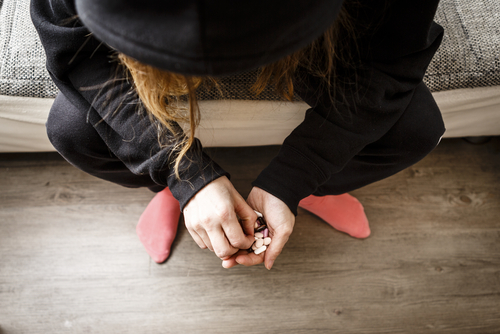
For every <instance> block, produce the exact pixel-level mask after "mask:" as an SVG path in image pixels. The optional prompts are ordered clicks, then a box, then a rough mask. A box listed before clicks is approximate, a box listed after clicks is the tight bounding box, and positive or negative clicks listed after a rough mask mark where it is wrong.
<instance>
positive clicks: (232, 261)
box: [222, 253, 239, 269]
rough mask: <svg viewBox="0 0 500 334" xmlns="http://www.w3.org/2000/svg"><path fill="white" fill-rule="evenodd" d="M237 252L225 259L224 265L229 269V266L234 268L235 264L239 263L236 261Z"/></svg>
mask: <svg viewBox="0 0 500 334" xmlns="http://www.w3.org/2000/svg"><path fill="white" fill-rule="evenodd" d="M236 254H238V253H236ZM236 254H235V255H233V256H232V257H230V258H228V259H226V260H223V261H222V267H224V268H226V269H229V268H232V267H234V266H237V265H238V264H239V263H238V262H236Z"/></svg>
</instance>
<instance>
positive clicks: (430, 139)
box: [31, 0, 444, 269]
mask: <svg viewBox="0 0 500 334" xmlns="http://www.w3.org/2000/svg"><path fill="white" fill-rule="evenodd" d="M437 6H438V0H430V1H424V2H422V1H418V0H368V1H363V2H357V1H356V0H345V1H342V0H314V1H298V0H287V1H284V0H276V1H263V0H253V1H246V0H241V1H237V2H234V1H227V0H222V1H210V0H200V1H189V0H171V1H137V0H32V3H31V15H32V19H33V23H34V25H35V27H36V29H37V31H38V33H39V36H40V39H41V42H42V44H43V46H44V48H45V52H46V55H47V69H48V71H49V73H50V75H51V77H52V79H53V80H54V82H55V83H56V85H57V86H58V87H59V89H60V93H59V94H58V95H57V97H56V99H55V102H54V104H53V106H52V109H51V111H50V115H49V118H48V121H47V133H48V136H49V138H50V140H51V142H52V143H53V145H54V147H55V148H56V149H57V150H58V151H59V152H60V153H61V155H62V156H63V157H64V158H65V159H66V160H68V161H69V162H70V163H71V164H73V165H74V166H76V167H78V168H80V169H81V170H83V171H85V172H87V173H89V174H91V175H94V176H96V177H99V178H102V179H105V180H108V181H111V182H114V183H117V184H120V185H123V186H126V187H148V188H149V189H150V190H152V191H153V192H156V193H157V194H156V196H155V197H154V198H153V199H152V201H151V202H150V203H149V205H148V206H147V208H146V209H145V211H144V213H143V214H142V216H141V218H140V220H139V223H138V225H137V232H138V234H139V238H140V240H141V242H142V243H143V244H144V246H145V247H146V250H147V252H148V253H149V254H150V255H151V257H152V258H153V259H154V260H155V261H156V262H158V263H161V262H163V261H165V260H166V258H167V257H168V256H169V252H170V246H171V244H172V241H173V239H174V237H175V233H176V230H177V224H178V220H179V217H180V214H181V212H182V213H183V214H184V220H185V224H186V227H187V229H188V231H189V232H190V234H191V236H192V237H193V239H194V241H195V242H196V243H197V244H198V245H199V246H200V247H201V248H208V249H210V250H212V251H214V252H215V254H216V255H217V256H218V257H219V258H220V259H222V261H223V266H224V267H226V268H230V267H232V266H235V265H237V264H243V265H247V266H249V265H255V264H259V263H262V262H264V264H265V266H266V268H267V269H271V267H272V266H273V264H274V261H275V260H276V258H277V257H278V255H279V254H280V253H281V251H282V249H283V247H284V245H285V244H286V242H287V240H288V238H289V236H290V234H291V233H292V231H293V226H294V224H295V216H296V215H297V207H298V206H300V207H302V208H304V209H306V210H309V211H311V212H312V213H314V214H316V215H318V216H319V217H321V218H322V219H324V220H325V221H326V222H327V223H329V224H330V225H332V226H333V227H334V228H336V229H338V230H340V231H343V232H346V233H348V234H349V235H351V236H353V237H357V238H366V237H367V236H368V235H369V234H370V228H369V224H368V220H367V218H366V216H365V214H364V211H363V207H362V205H361V204H360V203H359V202H358V201H357V200H356V199H355V198H354V197H352V196H350V195H348V192H350V191H352V190H354V189H358V188H360V187H363V186H365V185H367V184H370V183H373V182H375V181H378V180H381V179H383V178H386V177H388V176H390V175H393V174H395V173H397V172H399V171H401V170H403V169H404V168H407V167H408V166H411V165H412V164H414V163H416V162H417V161H419V160H420V159H422V158H423V157H424V156H426V155H427V154H428V153H429V152H430V151H431V150H432V149H434V148H435V147H436V145H437V144H438V142H439V140H440V138H441V137H442V135H443V133H444V125H443V121H442V119H441V114H440V112H439V109H438V107H437V106H436V104H435V102H434V100H433V98H432V95H431V93H430V92H429V90H428V89H427V88H426V86H425V84H424V83H423V81H422V79H423V77H424V74H425V71H426V68H427V66H428V64H429V62H430V60H431V59H432V57H433V55H434V53H435V52H436V50H437V48H438V47H439V44H440V42H441V39H442V36H443V30H442V28H441V27H440V26H439V25H437V24H436V23H434V22H433V17H434V14H435V11H436V9H437ZM123 66H124V67H125V70H124V69H123ZM255 69H260V72H259V73H260V74H259V77H258V79H257V82H256V83H255V86H254V89H255V91H256V92H259V91H261V90H262V89H263V87H265V86H266V85H273V86H274V87H276V90H277V91H278V92H279V93H280V94H281V95H283V96H285V97H287V98H289V99H291V98H293V96H294V94H296V95H298V96H300V98H302V99H303V100H304V101H305V102H306V103H307V104H308V105H309V106H310V109H309V110H308V111H307V112H306V114H305V117H304V120H303V122H302V123H301V124H300V125H299V126H298V127H296V128H295V129H294V130H293V131H292V133H291V134H290V135H289V136H288V137H287V138H286V139H285V140H284V142H283V144H282V146H281V148H280V151H279V153H278V155H277V156H276V157H275V158H274V159H273V160H272V161H271V162H270V164H269V165H268V166H267V167H266V168H265V169H264V170H262V172H261V173H260V174H259V176H258V177H257V179H256V180H254V181H253V182H252V185H253V188H252V190H251V192H250V194H249V196H248V198H247V199H246V200H245V199H244V198H242V196H241V195H240V194H239V193H238V192H237V191H236V190H235V188H234V187H233V185H232V184H231V182H230V175H229V174H228V173H227V172H226V171H225V170H224V169H222V168H221V167H220V166H219V165H218V164H217V163H216V162H215V161H213V160H212V159H211V158H210V157H209V156H208V155H207V154H206V153H205V152H204V151H203V148H202V145H201V143H200V141H199V140H198V139H197V138H195V136H194V131H195V130H196V127H197V125H198V122H199V113H200V112H201V113H202V112H203V110H199V108H198V105H197V99H196V90H197V89H202V88H203V87H209V86H210V83H212V86H213V85H215V86H217V80H218V79H220V78H221V77H227V76H231V75H234V74H238V73H242V72H245V71H250V70H255ZM214 82H215V83H214ZM183 124H187V129H185V128H183V127H182V125H183ZM255 211H258V212H261V213H262V214H263V215H264V217H265V218H266V220H267V222H268V225H269V229H270V236H271V237H272V239H273V241H272V243H271V244H270V245H269V248H268V250H267V251H266V252H264V254H262V255H255V254H254V253H248V252H247V251H245V249H248V248H249V247H250V246H251V244H252V242H253V240H254V238H253V224H254V222H255V221H256V219H257V215H256V212H255Z"/></svg>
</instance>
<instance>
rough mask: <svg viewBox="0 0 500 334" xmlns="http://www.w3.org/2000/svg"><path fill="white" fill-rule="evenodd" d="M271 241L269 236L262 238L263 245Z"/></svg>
mask: <svg viewBox="0 0 500 334" xmlns="http://www.w3.org/2000/svg"><path fill="white" fill-rule="evenodd" d="M270 243H271V238H269V237H267V238H264V245H266V246H267V245H269V244H270Z"/></svg>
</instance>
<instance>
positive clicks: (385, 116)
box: [253, 0, 443, 214]
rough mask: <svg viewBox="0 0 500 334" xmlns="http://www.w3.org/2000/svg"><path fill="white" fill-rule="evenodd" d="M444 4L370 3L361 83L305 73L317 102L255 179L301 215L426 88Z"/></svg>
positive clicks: (303, 91) (411, 0)
mask: <svg viewBox="0 0 500 334" xmlns="http://www.w3.org/2000/svg"><path fill="white" fill-rule="evenodd" d="M437 5H438V0H429V1H421V0H392V1H385V0H371V1H366V2H365V3H364V4H363V7H362V8H361V10H360V11H359V12H358V13H357V17H356V18H355V20H356V21H357V25H358V26H364V27H368V28H369V30H368V31H367V33H366V34H364V35H363V36H361V38H359V39H358V40H357V41H356V47H357V50H359V58H360V65H359V66H356V69H355V72H356V79H355V85H353V86H354V88H349V87H348V85H345V86H342V87H343V88H342V91H337V92H335V94H331V93H330V92H328V91H325V89H324V88H321V87H324V86H322V85H321V82H320V81H319V80H318V79H317V78H315V77H313V76H311V75H308V74H307V73H301V72H300V71H299V73H298V76H297V77H298V78H299V79H298V80H297V83H296V85H295V86H296V88H295V90H296V93H298V95H299V96H300V97H301V98H302V99H303V100H304V101H305V102H307V103H308V104H309V106H310V107H311V108H310V109H309V110H308V111H307V112H306V115H305V119H304V121H303V122H302V123H301V124H300V125H299V126H298V127H297V128H296V129H294V131H293V132H292V133H291V134H290V135H289V136H288V137H287V138H286V139H285V141H284V143H283V145H282V147H281V149H280V151H279V153H278V155H277V156H276V157H275V158H274V159H273V160H272V161H271V163H270V164H269V166H268V167H267V168H265V169H264V170H263V171H262V172H261V174H260V175H259V176H258V178H257V179H256V180H255V181H254V182H253V185H254V186H256V187H259V188H261V189H264V190H266V191H267V192H269V193H271V194H273V195H274V196H276V197H278V198H280V199H281V200H282V201H284V202H285V203H286V204H287V205H288V207H289V208H290V210H291V211H292V212H293V213H294V214H297V206H298V203H299V201H300V200H301V199H303V198H305V197H307V196H309V195H310V194H312V193H314V192H315V191H316V189H317V188H318V187H319V186H321V185H322V184H324V183H325V182H326V181H327V180H328V179H329V178H330V177H332V175H333V174H335V173H337V172H339V171H340V170H342V168H343V167H344V166H345V164H346V163H347V162H348V161H349V160H350V159H352V158H353V157H354V156H355V155H356V154H357V153H358V152H360V151H361V150H362V149H363V148H364V147H365V146H366V145H368V144H370V143H373V142H375V141H377V140H378V139H379V138H381V137H382V136H383V135H384V134H385V133H386V132H387V131H388V130H389V129H390V128H391V127H392V126H393V125H394V124H395V123H396V121H397V120H398V119H399V118H400V117H401V115H402V114H403V113H404V111H405V110H406V108H407V107H408V105H409V103H410V101H411V99H412V97H413V94H414V92H415V90H416V89H417V87H421V85H422V79H423V77H424V74H425V71H426V69H427V66H428V64H429V63H430V61H431V59H432V57H433V55H434V53H435V52H436V50H437V48H438V47H439V44H440V42H441V39H442V35H443V30H442V28H441V27H440V26H439V25H437V24H436V23H434V22H433V17H434V14H435V11H436V9H437ZM342 72H343V71H342V69H338V71H337V73H342ZM344 72H347V70H346V71H344ZM339 81H341V80H339ZM337 90H338V87H337ZM428 94H429V95H430V93H428ZM431 98H432V97H431Z"/></svg>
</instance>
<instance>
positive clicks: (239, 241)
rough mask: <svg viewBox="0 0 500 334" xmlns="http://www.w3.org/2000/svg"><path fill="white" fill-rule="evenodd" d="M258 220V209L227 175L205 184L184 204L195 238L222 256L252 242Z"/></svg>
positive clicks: (187, 223)
mask: <svg viewBox="0 0 500 334" xmlns="http://www.w3.org/2000/svg"><path fill="white" fill-rule="evenodd" d="M256 220H257V214H256V213H255V211H254V210H253V209H252V208H251V207H250V206H249V205H248V204H247V203H246V202H245V200H244V199H243V197H241V195H240V194H239V193H238V192H237V191H236V189H234V187H233V185H232V183H231V182H230V181H229V180H228V178H227V177H225V176H223V177H220V178H218V179H216V180H214V181H212V182H210V183H209V184H207V185H206V186H205V187H203V188H202V189H201V190H200V191H198V192H197V193H196V195H195V196H194V197H193V198H192V199H191V200H190V201H189V202H188V204H187V205H186V206H185V207H184V221H185V224H186V227H187V229H188V231H189V233H190V234H191V236H192V237H193V239H194V241H195V242H196V243H197V244H198V246H200V248H202V249H205V248H208V249H210V250H211V251H213V252H215V254H216V255H217V256H218V257H219V258H221V259H223V260H224V259H228V258H229V257H230V256H231V255H233V254H235V253H236V252H237V251H238V250H240V249H248V248H250V247H251V246H252V243H253V241H254V237H253V230H254V229H253V226H254V223H255V221H256ZM240 222H241V224H240Z"/></svg>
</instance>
